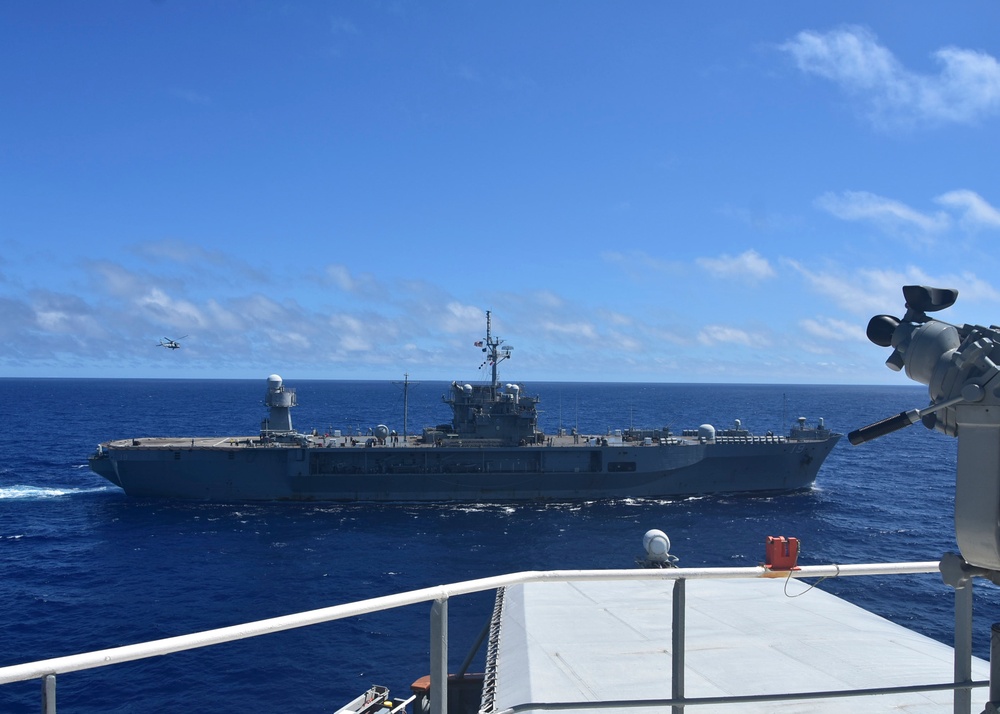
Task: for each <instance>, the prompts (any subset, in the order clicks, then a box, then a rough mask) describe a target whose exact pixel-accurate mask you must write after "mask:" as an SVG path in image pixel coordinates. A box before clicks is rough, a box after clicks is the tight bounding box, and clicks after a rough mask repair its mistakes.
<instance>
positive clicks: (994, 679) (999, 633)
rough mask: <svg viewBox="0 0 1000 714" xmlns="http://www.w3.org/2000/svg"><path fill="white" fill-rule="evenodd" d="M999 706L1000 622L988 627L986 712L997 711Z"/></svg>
mask: <svg viewBox="0 0 1000 714" xmlns="http://www.w3.org/2000/svg"><path fill="white" fill-rule="evenodd" d="M998 706H1000V622H994V623H993V626H992V627H990V701H989V704H987V705H986V711H987V712H995V711H998Z"/></svg>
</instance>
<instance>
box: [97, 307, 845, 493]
mask: <svg viewBox="0 0 1000 714" xmlns="http://www.w3.org/2000/svg"><path fill="white" fill-rule="evenodd" d="M476 344H477V346H480V347H482V349H483V352H485V353H486V358H487V363H489V364H490V365H491V367H492V369H491V371H492V379H491V380H490V382H489V383H488V384H487V383H483V384H465V383H459V382H453V383H452V384H451V386H450V390H449V392H448V393H447V394H445V395H444V397H443V399H444V401H445V402H446V403H447V404H448V405H449V406H450V407H451V409H452V415H453V416H452V421H451V423H450V424H445V425H440V426H435V427H428V428H424V429H423V432H422V434H420V435H415V436H409V435H408V434H407V433H406V430H405V429H404V435H403V436H402V437H400V436H399V435H398V434H396V433H394V432H392V431H390V430H389V428H388V427H386V426H384V425H378V426H376V427H374V428H373V429H372V433H371V435H370V436H368V437H362V438H360V439H359V438H355V437H348V436H340V435H338V434H337V433H336V432H335V433H334V434H324V435H319V434H315V433H314V434H302V433H299V432H297V431H296V430H295V429H294V428H293V427H292V417H291V409H292V407H294V406H295V405H296V392H295V390H294V389H293V388H289V387H286V386H285V385H284V383H283V381H282V379H281V377H280V376H278V375H271V376H270V377H268V379H267V392H266V395H265V404H266V406H267V407H268V408H269V416H268V418H267V419H265V420H264V421H263V422H262V425H261V430H260V433H259V434H258V435H256V436H252V437H251V436H230V437H226V436H223V437H218V436H216V437H175V438H164V437H142V438H132V439H123V440H114V441H107V442H103V443H101V444H100V445H98V447H97V450H96V451H95V452H94V453H93V454H92V455H91V456H90V458H89V463H90V468H91V469H92V470H93V471H94V472H95V473H97V474H100V475H101V476H103V477H104V478H106V479H107V480H108V481H110V482H111V483H113V484H115V485H116V486H119V487H121V488H122V489H123V490H124V491H125V493H127V494H128V495H130V496H137V497H153V498H179V499H197V500H206V501H228V502H239V501H274V500H292V501H371V502H387V501H402V502H408V501H428V502H446V501H472V502H496V501H574V500H595V499H620V498H659V497H672V496H680V495H696V494H711V493H741V492H756V491H795V490H802V489H807V488H809V487H811V486H812V484H813V482H814V481H815V479H816V474H817V472H818V471H819V469H820V466H821V465H822V464H823V461H824V459H826V457H827V455H828V454H829V453H830V451H831V450H832V449H833V447H834V446H835V445H836V443H837V441H838V440H839V439H840V437H841V434H837V433H834V432H832V431H830V429H828V428H827V427H826V426H825V425H824V423H823V420H822V419H820V420H819V422H818V424H817V425H815V426H808V425H807V424H806V419H805V418H801V417H800V418H799V420H798V423H797V424H796V425H795V426H793V427H792V429H791V430H790V431H789V433H788V434H787V435H777V434H771V433H768V434H761V435H755V434H752V433H751V432H749V431H748V430H746V429H744V428H743V427H742V425H741V423H740V422H739V421H738V420H737V421H736V422H735V423H734V425H733V426H732V427H730V428H725V429H715V428H714V427H713V426H711V425H708V424H703V425H701V426H699V427H698V428H697V429H691V430H683V431H682V432H681V433H680V434H675V433H672V431H671V430H670V429H668V428H662V429H635V428H630V429H623V430H620V431H615V432H614V433H608V434H589V435H588V434H580V433H577V432H576V431H575V430H572V431H570V432H569V433H566V432H565V430H559V433H556V434H546V433H543V432H542V431H541V430H540V429H539V427H538V411H537V405H538V402H539V398H538V397H535V396H529V395H526V394H524V393H523V390H522V387H521V386H520V385H518V384H504V385H501V384H500V382H499V379H498V369H497V368H498V366H499V364H500V363H501V362H503V361H504V360H506V359H509V358H510V355H511V349H510V347H509V346H507V345H504V343H503V340H501V339H499V338H497V337H495V336H494V335H493V333H492V325H491V319H490V313H489V312H487V313H486V339H485V340H484V341H483V342H481V343H480V342H477V343H476ZM484 364H485V363H484ZM404 419H405V416H404ZM404 423H405V422H404Z"/></svg>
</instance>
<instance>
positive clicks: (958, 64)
mask: <svg viewBox="0 0 1000 714" xmlns="http://www.w3.org/2000/svg"><path fill="white" fill-rule="evenodd" d="M779 49H780V50H782V51H785V52H787V53H788V54H790V55H791V56H792V57H793V59H794V60H795V62H796V65H797V66H798V68H799V69H800V70H802V71H803V72H805V73H808V74H815V75H818V76H820V77H824V78H826V79H829V80H831V81H832V82H834V83H836V84H837V85H839V86H840V87H841V88H842V89H843V90H844V91H846V92H848V93H850V94H852V95H855V96H859V97H861V98H862V99H863V100H864V101H865V102H866V104H867V106H868V110H867V111H868V115H869V117H870V118H871V120H872V121H873V122H875V123H876V124H878V125H882V126H885V127H888V126H897V125H906V124H915V123H916V124H940V123H950V122H954V123H960V124H971V123H974V122H976V121H978V120H979V119H981V118H983V117H985V116H991V115H993V114H996V113H997V112H998V111H1000V64H998V63H997V61H996V59H994V58H993V57H992V56H990V55H988V54H986V53H983V52H976V51H973V50H965V49H961V48H958V47H944V48H942V49H939V50H937V51H936V52H934V53H932V55H931V56H932V57H933V58H934V60H935V61H936V62H937V64H938V65H939V66H940V71H939V72H938V73H937V74H919V73H916V72H912V71H910V70H908V69H906V68H905V67H904V66H903V65H902V64H901V63H900V62H899V61H898V60H897V59H896V57H895V56H894V55H893V54H892V52H890V51H889V50H888V49H886V48H885V47H883V46H882V45H880V44H879V42H878V38H877V37H876V36H875V35H874V33H872V32H871V31H870V30H868V29H866V28H863V27H857V26H847V27H842V28H839V29H836V30H831V31H830V32H826V33H820V32H815V31H812V30H805V31H803V32H800V33H798V34H797V35H796V36H795V37H794V38H792V39H791V40H789V41H788V42H786V43H784V44H783V45H780V46H779Z"/></svg>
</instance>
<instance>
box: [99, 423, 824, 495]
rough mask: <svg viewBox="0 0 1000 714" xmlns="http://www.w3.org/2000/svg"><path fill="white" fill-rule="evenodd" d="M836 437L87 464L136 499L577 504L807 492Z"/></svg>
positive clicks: (105, 457) (210, 452)
mask: <svg viewBox="0 0 1000 714" xmlns="http://www.w3.org/2000/svg"><path fill="white" fill-rule="evenodd" d="M838 439H839V435H832V436H831V437H829V438H827V439H823V440H816V441H803V442H798V443H796V442H792V441H784V440H782V441H780V442H771V443H765V442H759V443H758V442H748V443H733V444H715V443H710V444H698V443H688V444H671V445H653V446H636V445H617V446H578V447H552V446H541V445H540V446H528V447H523V446H522V447H483V448H474V447H473V448H470V447H447V446H446V447H439V448H435V447H432V448H412V447H405V446H404V447H375V448H363V447H357V448H316V447H313V446H303V447H289V446H272V447H261V448H241V447H231V446H225V447H221V446H209V447H199V446H193V447H180V446H170V447H156V446H123V447H114V446H108V448H105V449H103V450H102V452H101V453H99V454H95V455H94V456H92V457H91V459H90V466H91V468H92V470H93V471H94V472H96V473H98V474H100V475H101V476H103V477H105V478H106V479H107V480H108V481H110V482H111V483H113V484H115V485H117V486H119V487H121V488H122V489H123V490H124V491H125V492H126V493H127V494H128V495H130V496H136V497H153V498H178V499H191V500H205V501H224V502H242V501H278V500H290V501H348V502H349V501H361V502H391V501H401V502H420V501H424V502H447V501H466V502H499V501H578V500H597V499H617V498H657V497H674V496H682V495H697V494H708V493H743V492H760V491H796V490H802V489H807V488H810V487H811V486H812V485H813V483H814V481H815V479H816V474H817V472H818V471H819V468H820V466H821V465H822V463H823V461H824V459H825V458H826V457H827V455H828V454H829V453H830V451H831V450H832V449H833V447H834V445H835V444H836V443H837V440H838ZM217 443H218V442H217Z"/></svg>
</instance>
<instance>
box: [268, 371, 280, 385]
mask: <svg viewBox="0 0 1000 714" xmlns="http://www.w3.org/2000/svg"><path fill="white" fill-rule="evenodd" d="M267 386H268V387H270V388H272V389H277V388H278V387H280V386H281V377H279V376H278V375H276V374H272V375H271V376H270V377H268V378H267Z"/></svg>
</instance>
